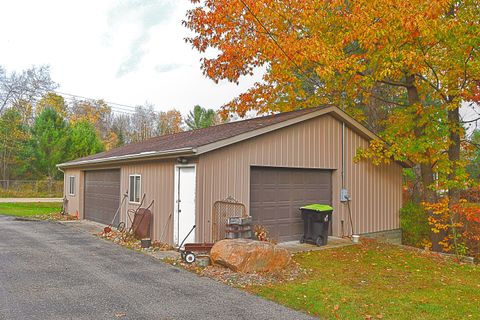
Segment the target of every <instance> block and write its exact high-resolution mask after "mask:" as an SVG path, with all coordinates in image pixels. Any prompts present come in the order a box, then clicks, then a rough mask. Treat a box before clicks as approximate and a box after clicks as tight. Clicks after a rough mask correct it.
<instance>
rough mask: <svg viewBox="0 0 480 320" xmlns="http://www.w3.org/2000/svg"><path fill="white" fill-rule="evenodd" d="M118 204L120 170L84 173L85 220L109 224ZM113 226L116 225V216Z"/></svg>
mask: <svg viewBox="0 0 480 320" xmlns="http://www.w3.org/2000/svg"><path fill="white" fill-rule="evenodd" d="M119 203H120V170H117V169H116V170H95V171H86V172H85V205H84V212H85V219H88V220H93V221H97V222H100V223H104V224H110V223H111V222H112V219H113V217H114V215H115V212H116V211H117V208H118V205H119ZM115 220H116V221H114V225H117V224H118V221H119V215H117V217H116V219H115Z"/></svg>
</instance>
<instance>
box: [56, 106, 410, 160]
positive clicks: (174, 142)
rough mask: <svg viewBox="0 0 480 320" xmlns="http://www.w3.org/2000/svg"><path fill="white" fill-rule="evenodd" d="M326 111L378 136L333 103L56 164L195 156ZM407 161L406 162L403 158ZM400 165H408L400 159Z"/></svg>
mask: <svg viewBox="0 0 480 320" xmlns="http://www.w3.org/2000/svg"><path fill="white" fill-rule="evenodd" d="M326 114H329V115H331V116H333V117H335V118H337V119H339V120H340V121H342V122H343V123H345V124H347V125H348V126H349V127H350V128H351V129H353V130H355V131H356V132H357V133H358V134H360V135H361V136H363V137H365V138H366V139H378V137H377V136H376V135H375V134H374V133H372V132H371V131H370V130H368V129H367V128H366V127H364V126H363V125H362V124H360V123H359V122H357V121H355V120H354V119H353V118H352V117H350V116H349V115H347V114H346V113H344V112H343V111H341V110H340V109H339V108H337V107H334V106H328V107H320V108H311V109H302V110H297V111H291V112H284V113H278V114H274V115H269V116H264V117H257V118H252V119H248V120H242V121H235V122H229V123H224V124H219V125H216V126H212V127H208V128H204V129H198V130H191V131H184V132H179V133H174V134H169V135H163V136H158V137H154V138H151V139H147V140H144V141H141V142H137V143H131V144H127V145H124V146H121V147H118V148H115V149H112V150H109V151H105V152H101V153H97V154H94V155H91V156H88V157H84V158H80V159H76V160H73V161H69V162H65V163H61V164H58V165H57V166H58V167H59V168H64V167H78V166H87V165H91V164H101V163H103V164H106V163H118V162H124V161H132V160H137V159H156V158H166V157H179V156H194V155H200V154H202V153H206V152H210V151H212V150H215V149H218V148H221V147H224V146H227V145H229V144H233V143H237V142H239V141H243V140H246V139H250V138H253V137H255V136H258V135H261V134H265V133H267V132H271V131H273V130H278V129H281V128H283V127H286V126H289V125H293V124H295V123H299V122H302V121H306V120H308V119H312V118H315V117H318V116H322V115H326ZM406 163H407V162H406ZM402 165H405V166H410V165H411V164H410V163H409V162H408V163H407V164H405V163H402Z"/></svg>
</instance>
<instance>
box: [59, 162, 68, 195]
mask: <svg viewBox="0 0 480 320" xmlns="http://www.w3.org/2000/svg"><path fill="white" fill-rule="evenodd" d="M57 169H58V171H60V172H61V173H63V198H65V197H66V196H67V195H66V194H65V171H63V170H62V168H60V167H57Z"/></svg>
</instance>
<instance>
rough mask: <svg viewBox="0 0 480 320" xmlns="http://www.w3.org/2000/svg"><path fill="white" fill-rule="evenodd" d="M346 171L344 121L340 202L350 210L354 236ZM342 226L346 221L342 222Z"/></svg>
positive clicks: (343, 103) (349, 215)
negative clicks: (346, 184)
mask: <svg viewBox="0 0 480 320" xmlns="http://www.w3.org/2000/svg"><path fill="white" fill-rule="evenodd" d="M342 111H343V112H345V91H344V92H342ZM345 171H346V165H345V121H342V171H341V176H342V188H341V189H340V202H343V203H346V205H347V208H348V217H349V220H350V227H351V230H352V235H354V234H355V230H354V227H353V219H352V211H351V209H350V201H351V199H350V195H349V194H348V190H347V188H346V186H345V176H346V175H345ZM341 223H342V226H343V223H344V221H343V220H342V221H341Z"/></svg>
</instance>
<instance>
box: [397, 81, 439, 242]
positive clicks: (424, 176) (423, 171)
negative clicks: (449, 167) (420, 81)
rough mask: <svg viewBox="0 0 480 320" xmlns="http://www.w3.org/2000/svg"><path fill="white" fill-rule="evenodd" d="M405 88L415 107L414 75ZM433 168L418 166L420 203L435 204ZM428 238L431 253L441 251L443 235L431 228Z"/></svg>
mask: <svg viewBox="0 0 480 320" xmlns="http://www.w3.org/2000/svg"><path fill="white" fill-rule="evenodd" d="M406 88H407V96H408V103H409V105H416V104H419V103H420V97H419V94H418V89H417V87H416V86H415V76H414V75H407V76H406ZM414 133H415V136H416V137H421V136H422V135H423V134H424V132H423V127H419V126H417V127H415V130H414ZM433 174H434V172H433V166H432V163H430V162H427V163H421V164H420V176H421V183H420V190H421V192H422V194H421V196H420V197H419V198H420V199H421V200H422V201H425V202H428V203H435V202H437V193H436V191H435V190H433V189H432V188H431V187H432V186H433V184H434V183H435V180H434V176H433ZM427 214H428V215H429V216H431V217H433V213H432V212H431V211H429V212H427ZM429 238H430V241H431V242H432V250H433V251H441V249H442V247H441V245H440V244H439V242H440V241H441V240H442V239H443V238H444V235H442V234H441V233H434V232H433V231H432V230H431V228H430V232H429Z"/></svg>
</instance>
